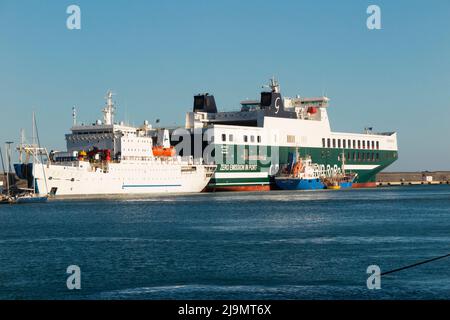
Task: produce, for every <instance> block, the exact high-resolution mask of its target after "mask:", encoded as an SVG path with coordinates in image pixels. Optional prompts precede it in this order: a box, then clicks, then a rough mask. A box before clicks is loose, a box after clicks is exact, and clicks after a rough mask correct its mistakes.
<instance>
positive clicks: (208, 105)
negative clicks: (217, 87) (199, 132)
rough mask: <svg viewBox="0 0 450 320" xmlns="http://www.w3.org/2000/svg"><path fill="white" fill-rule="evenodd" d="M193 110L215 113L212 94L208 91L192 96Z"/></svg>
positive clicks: (215, 107)
mask: <svg viewBox="0 0 450 320" xmlns="http://www.w3.org/2000/svg"><path fill="white" fill-rule="evenodd" d="M194 112H207V113H217V106H216V100H215V99H214V96H212V95H209V94H208V93H205V94H198V95H196V96H194Z"/></svg>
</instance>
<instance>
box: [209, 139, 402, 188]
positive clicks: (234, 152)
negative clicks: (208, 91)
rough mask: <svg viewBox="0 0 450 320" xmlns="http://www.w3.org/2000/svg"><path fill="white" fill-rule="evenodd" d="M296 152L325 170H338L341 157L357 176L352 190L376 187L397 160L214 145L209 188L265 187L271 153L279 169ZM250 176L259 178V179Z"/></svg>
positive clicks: (374, 154)
mask: <svg viewBox="0 0 450 320" xmlns="http://www.w3.org/2000/svg"><path fill="white" fill-rule="evenodd" d="M296 150H298V152H299V154H300V156H301V157H305V156H308V155H309V156H311V158H312V162H313V163H317V164H318V165H323V166H325V167H326V168H327V167H328V166H329V167H331V168H333V167H334V166H337V167H339V168H341V166H342V154H343V153H344V155H345V168H346V171H349V172H354V173H357V174H358V175H357V178H356V180H355V186H357V185H371V184H373V183H375V182H376V175H377V174H378V173H379V172H380V171H382V170H384V169H385V168H386V167H388V166H389V165H391V164H392V163H393V162H394V161H396V160H397V158H398V153H397V151H386V150H370V149H365V150H361V149H344V150H342V149H335V148H302V147H300V148H298V149H297V148H295V147H275V148H272V150H270V148H267V147H260V146H251V147H249V146H243V145H216V146H215V160H216V163H217V164H218V169H217V171H216V174H215V175H214V176H213V178H212V179H211V181H210V183H209V185H208V187H209V189H211V190H219V189H220V188H222V187H227V188H230V187H244V186H268V185H270V184H271V177H270V173H269V171H270V167H271V165H272V161H270V160H269V159H270V157H271V156H272V154H271V153H274V152H275V153H278V159H279V160H278V163H279V165H280V166H282V165H285V164H287V163H288V157H289V153H293V154H295V152H296ZM275 158H276V157H275ZM347 168H348V169H347ZM230 173H231V174H230ZM261 173H266V174H265V175H264V174H261ZM271 173H272V174H273V173H274V172H271ZM227 174H228V176H227ZM252 175H258V177H253V176H252Z"/></svg>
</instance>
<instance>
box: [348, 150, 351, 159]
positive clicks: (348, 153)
mask: <svg viewBox="0 0 450 320" xmlns="http://www.w3.org/2000/svg"><path fill="white" fill-rule="evenodd" d="M347 159H348V160H350V159H351V158H350V152H347Z"/></svg>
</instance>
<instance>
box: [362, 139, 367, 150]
mask: <svg viewBox="0 0 450 320" xmlns="http://www.w3.org/2000/svg"><path fill="white" fill-rule="evenodd" d="M362 146H363V149H365V148H366V141H364V140H363V144H362Z"/></svg>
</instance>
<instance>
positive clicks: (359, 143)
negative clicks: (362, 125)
mask: <svg viewBox="0 0 450 320" xmlns="http://www.w3.org/2000/svg"><path fill="white" fill-rule="evenodd" d="M358 149H361V140H358ZM358 159H359V156H358Z"/></svg>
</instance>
